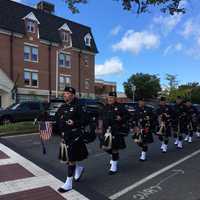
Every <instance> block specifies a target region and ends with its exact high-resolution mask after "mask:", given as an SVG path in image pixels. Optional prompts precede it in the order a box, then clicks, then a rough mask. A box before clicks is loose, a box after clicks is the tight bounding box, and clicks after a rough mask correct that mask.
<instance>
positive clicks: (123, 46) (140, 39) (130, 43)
mask: <svg viewBox="0 0 200 200" xmlns="http://www.w3.org/2000/svg"><path fill="white" fill-rule="evenodd" d="M159 44H160V39H159V37H158V35H156V34H154V33H151V32H148V31H142V32H135V31H133V30H128V31H127V32H126V33H125V34H124V36H123V37H122V39H121V41H120V42H118V43H117V44H114V45H113V46H112V48H113V50H115V51H116V50H121V51H129V52H132V53H134V54H138V53H139V52H140V51H141V50H142V49H152V48H156V47H158V46H159Z"/></svg>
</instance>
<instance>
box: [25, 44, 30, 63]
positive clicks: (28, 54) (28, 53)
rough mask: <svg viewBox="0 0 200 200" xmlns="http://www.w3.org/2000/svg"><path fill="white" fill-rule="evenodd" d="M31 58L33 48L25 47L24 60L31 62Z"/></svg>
mask: <svg viewBox="0 0 200 200" xmlns="http://www.w3.org/2000/svg"><path fill="white" fill-rule="evenodd" d="M30 58H31V48H30V47H29V46H24V60H30Z"/></svg>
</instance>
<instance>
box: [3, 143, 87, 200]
mask: <svg viewBox="0 0 200 200" xmlns="http://www.w3.org/2000/svg"><path fill="white" fill-rule="evenodd" d="M0 150H1V151H3V152H4V153H6V154H7V155H8V156H9V158H6V159H1V161H0V165H6V164H14V163H18V164H20V165H21V166H23V167H24V168H25V169H27V170H28V171H29V172H31V173H32V174H33V175H34V177H28V178H24V179H20V180H13V181H6V182H1V183H0V196H1V195H5V194H9V193H14V192H19V191H24V190H28V189H33V188H39V187H44V186H50V187H51V188H52V189H54V190H55V191H56V190H57V189H58V188H59V187H60V186H61V185H63V182H62V181H60V180H58V179H57V178H55V177H54V176H52V175H51V174H49V173H48V172H47V171H45V170H43V169H41V168H40V167H38V166H37V165H36V164H34V163H33V162H31V161H30V160H28V159H26V158H24V157H22V156H21V155H19V154H18V153H16V152H14V151H13V150H11V149H10V148H8V147H7V146H5V145H3V144H1V143H0ZM61 195H62V196H63V197H64V198H65V199H70V200H89V199H88V198H87V197H85V196H83V195H82V194H80V193H79V192H77V191H75V190H71V191H69V192H67V193H64V194H61Z"/></svg>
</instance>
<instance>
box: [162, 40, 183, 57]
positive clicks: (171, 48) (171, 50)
mask: <svg viewBox="0 0 200 200" xmlns="http://www.w3.org/2000/svg"><path fill="white" fill-rule="evenodd" d="M182 50H183V45H182V44H181V43H180V42H178V43H176V44H174V45H169V46H168V47H167V48H166V49H165V50H164V52H163V55H164V56H166V55H168V54H170V53H174V52H178V51H182Z"/></svg>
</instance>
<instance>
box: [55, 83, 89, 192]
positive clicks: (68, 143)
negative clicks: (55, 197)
mask: <svg viewBox="0 0 200 200" xmlns="http://www.w3.org/2000/svg"><path fill="white" fill-rule="evenodd" d="M75 93H76V91H75V89H74V88H72V87H66V88H65V89H64V95H63V97H64V101H65V103H64V104H63V105H62V106H61V107H60V108H59V110H58V112H57V116H56V123H57V124H58V127H59V131H60V133H61V138H62V140H61V144H60V152H59V159H60V161H61V162H65V163H66V164H67V166H68V172H67V179H66V181H65V183H64V185H62V186H61V187H60V188H59V189H58V191H59V192H60V193H64V192H67V191H69V190H71V189H72V186H73V180H74V181H79V180H80V178H81V176H82V174H83V171H84V168H83V167H82V166H79V165H78V163H77V162H78V161H82V160H84V159H86V158H87V157H88V151H87V147H86V145H85V143H84V141H83V138H82V127H84V126H85V121H87V120H86V119H85V112H84V111H83V109H82V107H81V105H80V104H79V101H78V99H77V98H76V97H75Z"/></svg>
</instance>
